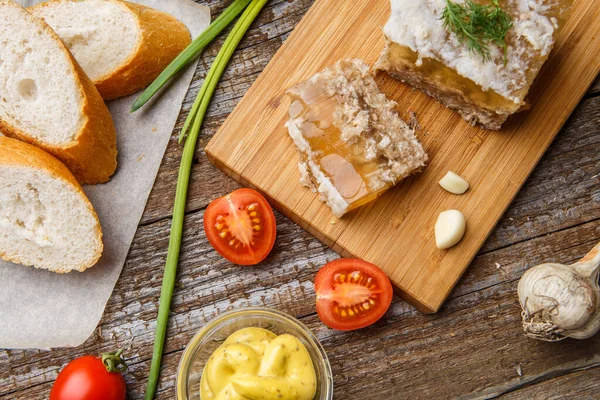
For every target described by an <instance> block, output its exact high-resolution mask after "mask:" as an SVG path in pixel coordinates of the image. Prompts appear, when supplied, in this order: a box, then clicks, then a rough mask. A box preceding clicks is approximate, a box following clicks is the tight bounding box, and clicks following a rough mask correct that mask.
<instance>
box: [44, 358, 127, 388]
mask: <svg viewBox="0 0 600 400" xmlns="http://www.w3.org/2000/svg"><path fill="white" fill-rule="evenodd" d="M119 354H120V353H119ZM117 357H118V356H117ZM125 392H126V387H125V380H124V379H123V376H122V375H121V374H120V373H119V372H108V370H107V367H106V366H105V365H104V364H103V363H102V360H101V359H100V358H98V357H94V356H83V357H80V358H77V359H75V360H73V361H71V362H70V363H68V364H67V366H66V367H65V368H64V369H63V370H62V371H60V373H59V374H58V376H57V377H56V381H54V385H53V386H52V390H51V391H50V400H125Z"/></svg>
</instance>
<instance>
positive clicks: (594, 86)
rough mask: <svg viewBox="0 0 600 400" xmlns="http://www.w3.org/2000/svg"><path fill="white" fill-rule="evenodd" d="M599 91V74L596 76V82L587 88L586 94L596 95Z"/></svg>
mask: <svg viewBox="0 0 600 400" xmlns="http://www.w3.org/2000/svg"><path fill="white" fill-rule="evenodd" d="M598 93H600V76H599V77H598V78H596V82H594V83H593V84H592V86H591V87H590V90H588V96H592V95H596V94H598Z"/></svg>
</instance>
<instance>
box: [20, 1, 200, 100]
mask: <svg viewBox="0 0 600 400" xmlns="http://www.w3.org/2000/svg"><path fill="white" fill-rule="evenodd" d="M64 1H73V0H49V1H47V2H44V3H40V4H37V5H35V6H33V7H31V9H32V10H36V9H41V8H44V7H47V6H48V5H50V4H55V3H61V2H64ZM106 1H110V2H112V3H114V4H116V5H117V6H119V7H124V8H126V9H127V12H129V13H131V14H133V16H134V17H135V20H136V22H137V24H138V27H139V31H140V32H141V35H140V38H139V40H138V44H137V47H136V49H135V50H134V51H133V52H132V54H131V56H130V57H129V58H128V59H127V60H126V61H125V62H124V63H123V65H121V66H120V67H118V68H117V69H115V70H114V71H112V72H110V73H109V74H107V75H105V76H103V77H101V78H98V79H97V80H96V81H95V82H94V84H95V85H96V88H98V91H99V92H100V95H101V96H102V98H104V99H105V100H113V99H116V98H119V97H123V96H127V95H129V94H132V93H135V92H137V91H138V90H140V89H142V88H144V87H146V86H148V85H149V84H150V83H151V82H152V81H153V80H154V79H156V77H157V76H158V75H159V74H160V73H161V72H162V71H163V70H164V69H165V67H166V66H167V65H169V63H170V62H171V61H173V59H174V58H175V57H177V56H178V55H179V53H181V51H183V49H185V48H186V47H187V45H188V44H190V42H191V37H190V32H189V31H188V29H187V27H186V26H185V25H184V24H183V23H182V22H180V21H179V20H177V19H176V18H175V17H173V16H171V15H169V14H167V13H164V12H161V11H157V10H155V9H153V8H150V7H146V6H143V5H140V4H134V3H129V2H126V1H121V0H106Z"/></svg>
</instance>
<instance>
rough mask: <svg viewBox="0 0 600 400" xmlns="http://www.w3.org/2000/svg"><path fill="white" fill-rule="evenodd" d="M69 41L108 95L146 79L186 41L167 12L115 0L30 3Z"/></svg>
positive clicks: (119, 94) (116, 94) (138, 86)
mask: <svg viewBox="0 0 600 400" xmlns="http://www.w3.org/2000/svg"><path fill="white" fill-rule="evenodd" d="M29 10H30V11H31V12H32V13H33V14H34V15H36V16H38V17H40V18H43V19H44V20H45V21H46V22H47V23H48V25H50V26H51V27H52V29H54V31H55V32H56V33H57V34H58V36H60V38H61V39H62V41H63V42H64V43H65V44H66V45H67V47H68V48H69V50H70V51H71V53H73V56H74V57H75V59H76V60H77V61H78V62H79V64H80V65H81V67H82V68H83V70H84V71H85V72H86V74H87V75H88V76H89V77H90V79H91V80H92V81H93V82H94V83H95V84H96V87H97V88H98V91H99V92H100V94H101V95H102V97H103V98H104V99H106V100H110V99H115V98H117V97H122V96H125V95H128V94H131V93H134V92H136V91H138V90H140V89H142V88H143V87H146V86H147V85H148V84H150V83H151V82H152V81H153V80H154V79H155V78H156V77H157V76H158V75H159V74H160V73H161V72H162V70H163V69H164V68H165V67H166V66H167V65H169V63H170V62H171V61H173V59H174V58H175V57H176V56H177V55H178V54H179V53H180V52H181V51H182V50H183V49H185V48H186V46H187V45H188V44H189V43H190V41H191V39H190V33H189V31H188V29H187V28H186V26H185V25H184V24H183V23H181V22H179V21H178V20H177V19H175V18H174V17H172V16H171V15H169V14H165V13H163V12H160V11H157V10H154V9H152V8H149V7H145V6H141V5H139V4H133V3H129V2H125V1H119V0H50V1H47V2H44V3H40V4H38V5H36V6H33V7H31V8H29Z"/></svg>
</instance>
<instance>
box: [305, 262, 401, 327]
mask: <svg viewBox="0 0 600 400" xmlns="http://www.w3.org/2000/svg"><path fill="white" fill-rule="evenodd" d="M315 292H316V293H317V314H319V318H321V321H323V323H324V324H325V325H327V326H328V327H330V328H333V329H338V330H342V331H350V330H354V329H360V328H364V327H365V326H368V325H371V324H372V323H374V322H375V321H377V320H378V319H379V318H381V317H382V316H383V314H385V312H386V311H387V309H388V308H389V307H390V304H391V303H392V297H393V290H392V284H391V283H390V280H389V278H388V277H387V276H386V275H385V273H384V272H383V271H382V270H381V269H379V268H378V267H376V266H375V265H373V264H371V263H368V262H366V261H362V260H358V259H354V258H341V259H338V260H335V261H332V262H330V263H328V264H325V265H324V266H323V267H322V268H321V269H320V270H319V272H318V273H317V276H316V278H315Z"/></svg>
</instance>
